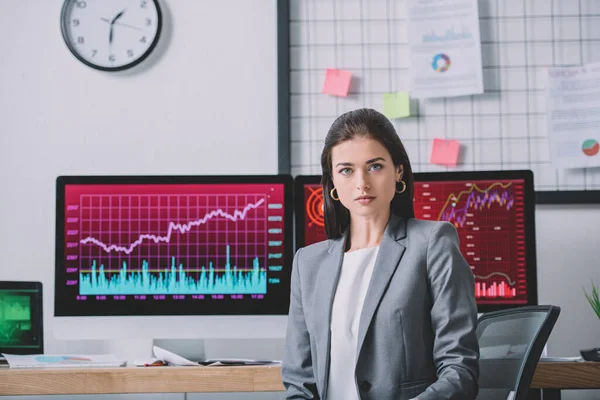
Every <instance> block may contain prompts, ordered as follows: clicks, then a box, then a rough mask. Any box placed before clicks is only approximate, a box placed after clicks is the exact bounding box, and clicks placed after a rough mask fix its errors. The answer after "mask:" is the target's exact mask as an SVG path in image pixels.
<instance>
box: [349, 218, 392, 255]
mask: <svg viewBox="0 0 600 400" xmlns="http://www.w3.org/2000/svg"><path fill="white" fill-rule="evenodd" d="M389 218H390V210H389V209H388V210H387V212H381V213H378V214H375V215H373V216H369V217H352V218H351V219H350V236H349V238H348V247H347V250H348V251H353V250H359V249H364V248H367V247H374V246H379V244H380V243H381V240H382V239H383V234H384V233H385V227H386V226H387V223H388V220H389Z"/></svg>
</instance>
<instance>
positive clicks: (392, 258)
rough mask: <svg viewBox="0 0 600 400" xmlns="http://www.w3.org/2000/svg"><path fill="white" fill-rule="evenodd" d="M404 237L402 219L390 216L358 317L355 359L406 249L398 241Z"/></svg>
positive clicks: (404, 227) (404, 226) (404, 230)
mask: <svg viewBox="0 0 600 400" xmlns="http://www.w3.org/2000/svg"><path fill="white" fill-rule="evenodd" d="M405 237H406V222H405V220H404V219H403V218H400V217H397V216H395V215H394V214H392V215H391V217H390V220H389V222H388V226H387V227H386V230H385V234H384V236H383V239H382V241H381V244H380V245H379V252H378V253H377V258H376V259H375V266H374V267H373V275H372V276H371V281H370V282H369V287H368V289H367V294H366V297H365V302H364V304H363V309H362V312H361V315H360V321H359V325H358V338H357V348H356V356H357V357H356V358H357V360H358V356H359V355H360V349H361V347H362V345H363V342H364V340H365V336H366V335H367V331H368V329H369V325H370V324H371V320H372V319H373V315H374V314H375V310H376V309H377V306H378V305H379V302H380V301H381V298H382V297H383V295H384V293H385V291H386V289H387V287H388V284H389V282H390V279H391V278H392V276H393V275H394V272H395V271H396V267H397V266H398V264H399V263H400V259H401V258H402V255H403V254H404V250H406V247H404V245H402V244H401V243H399V242H398V241H399V240H401V239H403V238H405Z"/></svg>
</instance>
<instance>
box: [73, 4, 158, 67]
mask: <svg viewBox="0 0 600 400" xmlns="http://www.w3.org/2000/svg"><path fill="white" fill-rule="evenodd" d="M161 26H162V15H161V11H160V7H159V4H158V0H65V2H64V4H63V7H62V11H61V31H62V35H63V38H64V40H65V42H66V44H67V47H68V48H69V50H70V51H71V53H73V55H74V56H75V57H76V58H77V59H78V60H79V61H81V62H82V63H84V64H85V65H87V66H89V67H92V68H95V69H98V70H101V71H121V70H124V69H127V68H131V67H133V66H135V65H137V64H139V63H140V62H142V61H143V60H144V59H145V58H146V57H148V55H150V53H151V52H152V50H154V48H155V46H156V43H157V42H158V38H159V37H160V31H161Z"/></svg>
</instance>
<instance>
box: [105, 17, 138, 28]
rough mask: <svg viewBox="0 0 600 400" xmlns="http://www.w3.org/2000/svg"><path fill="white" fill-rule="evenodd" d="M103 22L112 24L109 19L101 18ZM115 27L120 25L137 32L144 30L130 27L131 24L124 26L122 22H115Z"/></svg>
mask: <svg viewBox="0 0 600 400" xmlns="http://www.w3.org/2000/svg"><path fill="white" fill-rule="evenodd" d="M100 19H101V20H102V21H105V22H108V23H110V21H109V20H108V18H100ZM114 25H119V26H124V27H126V28H131V29H135V30H136V31H141V30H142V28H139V27H137V26H133V25H129V24H124V23H122V22H115V23H114Z"/></svg>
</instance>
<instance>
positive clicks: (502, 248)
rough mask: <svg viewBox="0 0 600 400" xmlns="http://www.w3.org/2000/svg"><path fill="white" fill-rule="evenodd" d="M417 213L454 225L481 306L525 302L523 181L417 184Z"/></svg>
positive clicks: (420, 215)
mask: <svg viewBox="0 0 600 400" xmlns="http://www.w3.org/2000/svg"><path fill="white" fill-rule="evenodd" d="M415 216H416V217H417V218H421V219H427V220H435V221H447V222H450V223H452V224H453V225H454V226H455V227H456V229H457V231H458V234H459V239H460V250H461V253H462V254H463V256H464V257H465V259H466V260H467V262H468V263H469V265H470V266H471V268H472V270H473V273H474V275H475V297H476V298H477V302H478V303H479V304H494V303H502V304H507V303H508V304H511V303H514V304H526V303H527V282H526V270H525V267H526V259H525V256H526V254H525V215H524V182H522V181H519V180H513V181H479V180H478V181H474V182H465V181H460V182H415Z"/></svg>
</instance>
